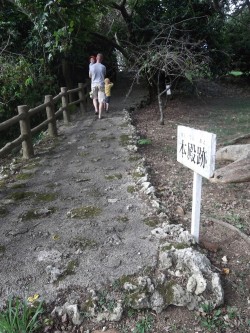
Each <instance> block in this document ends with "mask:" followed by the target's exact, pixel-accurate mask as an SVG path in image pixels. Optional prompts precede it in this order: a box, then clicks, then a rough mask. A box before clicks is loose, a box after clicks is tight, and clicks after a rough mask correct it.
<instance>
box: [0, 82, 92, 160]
mask: <svg viewBox="0 0 250 333" xmlns="http://www.w3.org/2000/svg"><path fill="white" fill-rule="evenodd" d="M73 93H78V99H77V100H75V101H73V102H70V103H69V102H68V101H69V96H70V95H71V94H73ZM71 96H72V95H71ZM87 96H88V92H87V83H85V84H83V83H78V88H74V89H70V90H68V89H67V88H66V87H62V88H61V92H60V93H59V94H58V95H56V96H55V97H52V96H51V95H46V96H45V100H44V103H43V104H41V105H38V106H37V107H35V108H33V109H29V108H28V106H27V105H20V106H18V107H17V110H18V115H17V116H14V117H13V118H11V119H8V120H6V121H4V122H2V123H0V132H1V131H3V130H6V129H9V128H10V127H11V126H12V125H14V124H17V123H18V122H19V125H20V133H21V134H20V136H19V137H18V138H16V139H15V140H13V141H12V142H8V143H7V144H6V145H5V146H4V147H3V148H1V149H0V157H2V156H4V155H5V154H6V153H9V152H10V151H11V150H12V149H13V148H15V147H18V146H20V145H22V151H23V158H24V159H29V158H31V157H33V156H34V148H33V143H32V137H33V136H34V135H35V134H36V133H39V132H40V131H41V130H43V129H44V128H47V129H48V134H49V136H51V137H55V136H57V127H56V119H57V118H58V117H59V116H61V115H63V121H64V123H65V124H68V123H69V122H70V112H69V107H70V106H72V105H77V104H79V106H80V111H81V112H84V111H86V110H87ZM58 102H61V106H60V107H59V109H58V110H56V104H57V103H58ZM41 111H46V115H47V119H46V120H44V121H43V122H42V123H40V124H39V125H37V126H36V127H34V128H32V129H31V126H30V118H31V117H32V116H34V115H36V114H37V113H38V112H41Z"/></svg>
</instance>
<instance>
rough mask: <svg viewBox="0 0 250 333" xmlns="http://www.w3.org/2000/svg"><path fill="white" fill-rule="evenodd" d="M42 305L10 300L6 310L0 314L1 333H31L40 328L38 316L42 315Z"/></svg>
mask: <svg viewBox="0 0 250 333" xmlns="http://www.w3.org/2000/svg"><path fill="white" fill-rule="evenodd" d="M43 311H44V310H43V307H42V303H41V302H39V303H37V304H33V305H29V304H27V303H26V301H23V302H22V301H20V300H19V299H18V298H15V299H10V300H9V301H8V304H7V308H6V309H5V310H4V311H2V312H1V313H0V332H1V333H14V332H16V333H17V332H18V333H33V332H38V330H39V328H40V327H41V324H40V320H39V316H40V315H41V314H42V313H43Z"/></svg>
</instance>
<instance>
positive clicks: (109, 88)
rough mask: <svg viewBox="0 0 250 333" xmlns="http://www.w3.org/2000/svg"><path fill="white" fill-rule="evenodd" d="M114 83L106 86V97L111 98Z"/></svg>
mask: <svg viewBox="0 0 250 333" xmlns="http://www.w3.org/2000/svg"><path fill="white" fill-rule="evenodd" d="M113 85H114V83H108V84H105V95H106V96H111V88H112V87H113Z"/></svg>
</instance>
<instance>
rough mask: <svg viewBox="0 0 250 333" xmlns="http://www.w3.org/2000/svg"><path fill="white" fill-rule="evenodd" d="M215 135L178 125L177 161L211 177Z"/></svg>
mask: <svg viewBox="0 0 250 333" xmlns="http://www.w3.org/2000/svg"><path fill="white" fill-rule="evenodd" d="M215 150H216V135H215V134H213V133H208V132H204V131H200V130H196V129H193V128H190V127H185V126H178V130H177V161H178V162H180V163H182V164H184V165H185V166H187V167H188V168H190V169H192V170H194V171H195V172H197V173H198V174H200V175H201V176H203V177H206V178H210V177H212V175H213V173H214V169H215Z"/></svg>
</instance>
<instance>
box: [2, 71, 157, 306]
mask: <svg viewBox="0 0 250 333" xmlns="http://www.w3.org/2000/svg"><path fill="white" fill-rule="evenodd" d="M124 82H126V84H128V80H125V78H122V79H120V80H118V83H117V84H116V87H115V88H114V90H113V97H112V101H111V107H110V110H111V112H110V113H108V114H104V118H103V119H101V120H97V119H96V117H95V116H94V112H93V111H92V107H91V106H90V108H91V110H89V112H87V113H86V114H85V115H84V116H80V115H79V114H77V115H76V117H75V119H74V120H73V121H72V123H71V124H70V125H69V126H67V127H65V126H63V125H61V126H60V128H59V136H58V139H57V140H55V141H54V140H50V139H48V138H47V139H46V138H45V140H43V141H42V142H41V143H40V144H39V145H37V146H36V157H35V158H34V159H32V160H30V161H28V162H26V163H24V162H21V161H20V160H19V161H16V163H13V164H12V168H13V169H14V170H15V171H14V172H12V175H10V176H9V177H8V178H7V179H6V180H5V181H4V182H3V181H2V186H1V192H0V205H1V206H0V207H1V222H0V224H1V233H0V249H1V251H0V261H1V265H0V274H1V279H0V297H1V298H0V299H1V303H2V302H3V301H4V300H5V299H6V298H7V297H8V296H9V295H10V294H15V295H19V296H21V297H23V298H27V297H28V296H30V295H33V294H35V293H38V294H39V295H40V296H41V298H43V299H45V300H47V301H50V300H53V299H54V298H55V297H56V296H57V295H58V293H59V291H60V293H63V291H65V290H67V297H68V298H70V297H71V294H70V290H73V289H75V288H79V289H81V290H84V288H86V287H93V288H94V287H100V286H101V285H103V284H107V282H112V281H114V280H115V279H117V278H118V277H120V276H122V275H127V274H133V273H135V272H137V271H139V270H140V269H141V268H142V267H145V266H150V265H151V264H153V263H154V261H155V258H156V256H155V255H156V250H157V246H156V244H152V242H151V241H150V240H149V238H148V236H149V234H150V228H149V227H148V226H147V225H146V224H145V223H144V222H143V220H144V219H145V218H146V217H147V215H148V214H149V213H150V210H151V208H150V207H149V206H147V204H146V202H143V201H142V200H141V199H140V197H139V196H138V195H137V194H136V193H134V192H133V186H134V185H135V181H136V179H135V177H134V176H133V173H134V172H135V171H136V168H137V166H138V165H140V163H141V162H140V161H138V158H137V160H136V159H135V160H134V161H133V160H132V159H131V158H130V157H131V153H130V152H129V151H128V150H127V149H126V147H125V146H126V145H127V144H128V143H129V142H130V141H131V137H133V136H134V135H135V133H134V131H133V127H131V126H129V122H128V121H127V120H126V119H125V112H124V110H123V109H124V107H127V108H128V107H133V106H134V107H136V105H137V104H138V103H140V101H141V100H143V99H145V91H144V90H141V88H140V86H137V87H135V90H134V91H133V94H132V95H131V96H130V97H129V98H128V99H127V100H124V97H125V92H126V91H127V89H128V86H126V84H125V83H124ZM131 143H133V140H132V141H131ZM80 286H81V287H80Z"/></svg>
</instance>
